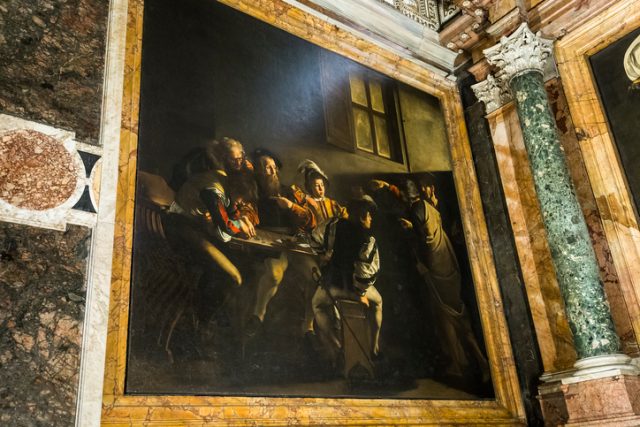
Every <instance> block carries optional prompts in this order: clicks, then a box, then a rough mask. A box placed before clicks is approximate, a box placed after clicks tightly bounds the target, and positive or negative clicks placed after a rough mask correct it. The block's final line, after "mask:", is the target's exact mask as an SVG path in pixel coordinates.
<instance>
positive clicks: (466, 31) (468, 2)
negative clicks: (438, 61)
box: [440, 0, 496, 53]
mask: <svg viewBox="0 0 640 427" xmlns="http://www.w3.org/2000/svg"><path fill="white" fill-rule="evenodd" d="M495 2H496V0H473V1H472V0H456V1H455V4H456V6H458V8H460V10H461V11H462V14H460V16H458V17H457V18H455V19H453V20H452V21H451V22H449V23H448V24H447V26H446V27H445V28H444V29H443V30H442V31H441V32H440V43H441V44H442V45H443V46H446V47H447V48H448V49H451V50H452V51H456V52H458V53H463V52H470V51H471V49H472V48H473V47H475V46H477V45H478V44H479V43H481V41H482V40H483V39H484V35H485V29H486V28H487V26H488V25H489V20H488V18H489V8H490V7H491V5H492V4H493V3H495Z"/></svg>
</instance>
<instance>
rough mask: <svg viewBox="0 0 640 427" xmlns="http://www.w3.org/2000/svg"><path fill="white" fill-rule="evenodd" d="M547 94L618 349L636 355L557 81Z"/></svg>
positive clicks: (600, 224)
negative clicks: (590, 243)
mask: <svg viewBox="0 0 640 427" xmlns="http://www.w3.org/2000/svg"><path fill="white" fill-rule="evenodd" d="M546 89H547V95H548V97H549V102H550V104H551V110H552V112H553V113H554V115H555V118H556V125H557V129H558V132H559V134H560V141H561V143H562V147H563V148H564V153H565V155H566V158H567V163H568V166H569V172H570V173H571V178H572V180H573V183H574V186H575V189H576V195H577V197H578V201H579V202H580V207H581V208H582V213H583V214H584V217H585V220H586V222H587V227H588V229H589V234H590V236H591V241H592V244H593V247H594V249H595V253H596V258H597V261H598V266H599V267H600V278H601V280H602V283H603V285H604V290H605V293H606V296H607V300H608V301H609V305H610V308H611V316H612V318H613V322H614V325H615V328H616V332H617V333H618V335H619V336H620V340H621V343H622V350H623V351H624V352H625V353H626V354H629V355H631V356H637V355H638V340H637V339H636V336H635V334H634V331H633V326H632V323H631V317H630V316H629V312H628V310H627V307H626V304H625V301H624V298H623V293H622V290H621V289H620V281H619V279H618V274H617V272H616V269H615V266H614V264H613V258H612V256H611V251H610V249H609V244H608V243H607V238H606V236H605V232H604V227H603V225H602V220H601V218H600V213H599V211H598V207H597V205H596V199H595V197H594V195H593V190H592V187H591V182H590V180H589V176H588V174H587V169H586V166H585V163H584V159H583V157H582V151H581V150H580V146H579V143H578V138H577V136H576V133H575V130H574V126H573V122H572V119H571V113H570V112H569V106H568V104H567V100H566V97H565V95H564V92H563V89H562V82H561V81H560V79H552V80H550V81H548V82H547V83H546Z"/></svg>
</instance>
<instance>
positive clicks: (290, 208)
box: [245, 149, 315, 336]
mask: <svg viewBox="0 0 640 427" xmlns="http://www.w3.org/2000/svg"><path fill="white" fill-rule="evenodd" d="M253 158H254V162H255V164H256V180H257V182H258V195H259V200H258V212H259V217H260V226H261V227H263V228H266V229H269V230H271V231H276V232H279V233H283V234H290V235H293V234H297V233H300V232H310V231H311V230H313V228H314V227H315V218H314V216H313V213H312V212H311V210H310V209H309V208H308V207H307V206H305V203H304V202H305V195H304V193H302V192H301V191H300V190H298V189H295V187H293V186H292V187H286V186H284V185H282V184H281V182H280V175H279V169H280V167H281V166H282V163H281V162H280V160H279V159H278V157H277V156H276V155H275V154H273V153H271V152H270V151H268V150H265V149H257V150H256V151H255V152H254V156H253ZM264 267H265V271H264V274H262V276H261V277H260V279H259V280H258V286H257V290H256V304H255V307H254V310H253V316H251V318H250V319H249V322H248V324H247V326H246V328H245V333H246V335H247V336H253V335H255V334H256V333H257V332H258V330H259V329H260V328H261V326H262V322H263V321H264V316H265V314H266V312H267V306H268V305H269V302H270V301H271V299H272V298H273V297H274V296H275V295H276V293H277V292H278V287H279V286H280V283H281V282H282V279H283V278H284V274H285V272H286V271H287V268H288V267H289V256H288V254H287V252H284V251H283V252H281V253H280V255H279V256H278V257H277V258H272V257H269V258H266V259H265V260H264Z"/></svg>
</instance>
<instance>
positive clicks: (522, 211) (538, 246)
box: [487, 103, 576, 372]
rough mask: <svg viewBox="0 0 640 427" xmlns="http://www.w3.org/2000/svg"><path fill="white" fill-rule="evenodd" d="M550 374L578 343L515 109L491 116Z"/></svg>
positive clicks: (565, 364)
mask: <svg viewBox="0 0 640 427" xmlns="http://www.w3.org/2000/svg"><path fill="white" fill-rule="evenodd" d="M487 119H488V121H489V125H490V128H491V134H492V135H491V136H492V139H493V143H494V147H495V150H496V158H497V162H498V169H499V171H500V176H501V180H502V186H503V190H504V195H505V199H506V202H507V209H508V211H509V217H510V219H511V227H512V229H513V234H514V240H515V244H516V249H517V252H518V258H519V260H520V266H521V269H522V276H523V279H524V283H525V286H526V289H527V297H528V300H529V307H530V309H531V315H532V318H533V321H534V325H535V328H536V335H537V338H538V345H539V347H540V354H541V357H542V363H543V366H544V370H545V372H554V371H558V370H561V369H565V368H569V367H571V366H572V365H573V362H574V361H575V359H576V354H575V350H574V347H573V338H572V336H571V331H570V330H569V324H568V321H567V318H566V314H565V310H564V302H563V300H562V295H561V294H560V289H559V287H558V282H557V280H556V274H555V270H554V268H553V263H552V260H551V252H550V250H549V246H548V243H547V237H546V232H545V229H544V225H543V223H542V215H541V213H540V206H539V204H538V199H537V196H536V194H535V189H534V186H533V176H532V174H531V167H530V165H529V158H528V155H527V151H526V149H525V146H524V141H523V139H522V132H521V130H520V122H519V120H518V115H517V113H516V110H515V107H514V105H513V104H512V103H511V104H508V105H506V106H504V107H502V108H501V109H499V110H497V111H495V112H494V113H492V114H490V115H489V116H487Z"/></svg>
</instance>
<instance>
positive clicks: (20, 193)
mask: <svg viewBox="0 0 640 427" xmlns="http://www.w3.org/2000/svg"><path fill="white" fill-rule="evenodd" d="M77 183H78V170H77V165H76V163H75V162H74V159H73V157H72V155H71V153H69V151H67V150H66V149H65V147H64V146H63V145H62V144H61V143H60V142H59V141H57V140H56V139H55V138H52V137H50V136H48V135H45V134H43V133H41V132H37V131H34V130H28V129H21V130H13V131H9V132H6V133H4V134H1V135H0V199H2V200H4V201H5V202H7V203H9V204H10V205H13V206H15V207H18V208H22V209H30V210H37V211H43V210H47V209H53V208H55V207H57V206H60V205H62V204H63V203H64V202H66V201H67V200H69V198H70V197H71V196H72V195H73V194H74V192H75V190H76V185H77Z"/></svg>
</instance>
